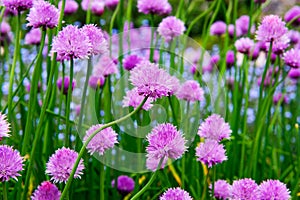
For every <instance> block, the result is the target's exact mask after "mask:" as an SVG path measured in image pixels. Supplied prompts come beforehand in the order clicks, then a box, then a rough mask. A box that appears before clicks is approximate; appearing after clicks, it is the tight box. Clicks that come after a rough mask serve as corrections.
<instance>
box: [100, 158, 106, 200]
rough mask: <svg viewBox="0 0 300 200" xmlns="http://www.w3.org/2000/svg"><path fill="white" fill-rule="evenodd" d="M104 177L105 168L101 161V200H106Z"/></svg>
mask: <svg viewBox="0 0 300 200" xmlns="http://www.w3.org/2000/svg"><path fill="white" fill-rule="evenodd" d="M104 177H105V170H104V165H103V163H100V200H104V199H105V198H104Z"/></svg>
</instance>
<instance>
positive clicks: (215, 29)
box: [210, 21, 227, 36]
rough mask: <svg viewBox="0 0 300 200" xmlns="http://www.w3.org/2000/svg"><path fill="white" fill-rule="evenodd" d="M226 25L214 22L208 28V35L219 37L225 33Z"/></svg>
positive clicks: (221, 22)
mask: <svg viewBox="0 0 300 200" xmlns="http://www.w3.org/2000/svg"><path fill="white" fill-rule="evenodd" d="M226 27H227V25H226V24H225V22H223V21H216V22H214V23H213V24H212V25H211V27H210V35H216V36H221V35H223V34H224V33H226Z"/></svg>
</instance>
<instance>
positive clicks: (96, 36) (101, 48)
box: [82, 24, 108, 55]
mask: <svg viewBox="0 0 300 200" xmlns="http://www.w3.org/2000/svg"><path fill="white" fill-rule="evenodd" d="M82 31H83V32H84V33H85V34H86V35H87V36H88V38H89V40H90V43H91V44H92V50H91V52H89V54H91V55H98V54H103V53H106V52H108V43H107V41H106V39H105V38H104V35H103V34H102V30H101V29H100V28H98V27H97V26H96V25H94V24H86V25H84V26H83V27H82Z"/></svg>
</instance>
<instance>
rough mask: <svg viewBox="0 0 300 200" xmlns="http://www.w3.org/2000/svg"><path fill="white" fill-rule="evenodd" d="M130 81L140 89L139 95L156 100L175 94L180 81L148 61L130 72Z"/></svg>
mask: <svg viewBox="0 0 300 200" xmlns="http://www.w3.org/2000/svg"><path fill="white" fill-rule="evenodd" d="M129 80H130V81H131V83H132V84H133V85H134V86H135V87H137V88H138V93H139V95H143V96H149V97H152V98H154V99H156V98H161V97H162V96H170V95H172V94H174V93H175V92H176V90H177V88H178V87H179V80H178V79H177V78H176V77H173V76H170V75H169V74H168V73H167V72H166V71H165V70H163V69H160V68H159V67H158V65H157V64H154V63H150V62H148V61H145V62H142V63H140V64H138V66H137V67H135V68H134V69H132V70H131V71H130V77H129Z"/></svg>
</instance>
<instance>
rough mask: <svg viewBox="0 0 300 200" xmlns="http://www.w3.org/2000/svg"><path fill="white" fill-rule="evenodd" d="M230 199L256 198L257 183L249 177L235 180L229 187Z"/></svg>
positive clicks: (251, 199) (254, 199) (250, 199)
mask: <svg viewBox="0 0 300 200" xmlns="http://www.w3.org/2000/svg"><path fill="white" fill-rule="evenodd" d="M231 195H232V199H236V200H237V199H247V200H257V199H259V198H258V185H257V184H256V183H255V181H254V180H252V179H250V178H244V179H240V180H235V181H233V183H232V187H231Z"/></svg>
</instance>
